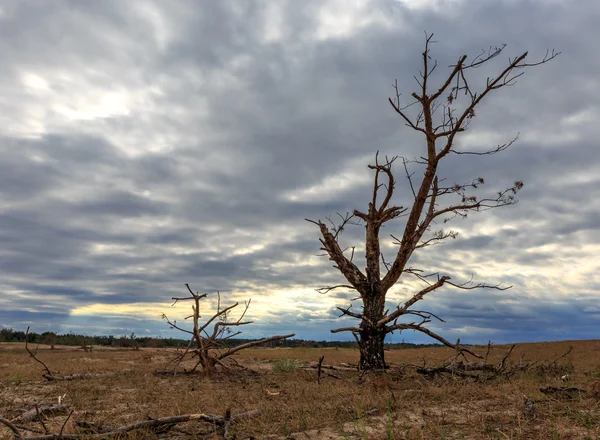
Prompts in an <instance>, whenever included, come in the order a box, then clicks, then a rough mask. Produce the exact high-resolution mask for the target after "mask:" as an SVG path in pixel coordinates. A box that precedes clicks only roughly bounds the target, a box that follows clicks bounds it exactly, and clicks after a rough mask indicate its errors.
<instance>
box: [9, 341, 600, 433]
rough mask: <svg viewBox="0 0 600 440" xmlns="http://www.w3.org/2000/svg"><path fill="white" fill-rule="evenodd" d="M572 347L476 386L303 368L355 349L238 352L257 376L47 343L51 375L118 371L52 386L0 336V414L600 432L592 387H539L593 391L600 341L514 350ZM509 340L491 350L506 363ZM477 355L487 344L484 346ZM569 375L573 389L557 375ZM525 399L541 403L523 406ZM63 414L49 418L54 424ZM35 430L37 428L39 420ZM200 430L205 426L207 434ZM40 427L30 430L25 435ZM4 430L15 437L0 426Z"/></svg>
mask: <svg viewBox="0 0 600 440" xmlns="http://www.w3.org/2000/svg"><path fill="white" fill-rule="evenodd" d="M569 346H573V347H574V348H573V351H572V353H571V354H570V355H569V356H568V357H567V358H565V359H562V360H561V361H560V366H561V370H560V371H558V372H551V373H549V374H537V373H536V372H535V371H529V372H526V373H519V374H517V375H515V376H513V377H512V378H510V379H508V380H503V379H501V380H493V381H488V382H483V383H477V382H474V381H471V380H465V379H458V378H452V377H446V378H435V379H427V378H425V377H423V376H421V375H419V374H417V373H416V372H415V370H414V368H393V369H392V370H391V371H390V373H389V374H386V375H383V376H377V375H367V376H366V377H365V378H363V379H364V380H363V381H362V382H361V383H359V380H358V378H359V375H358V373H356V372H353V371H342V372H340V371H335V374H337V375H340V376H342V379H336V378H332V377H324V378H322V380H321V383H320V384H319V383H317V380H316V371H315V370H307V369H302V368H300V367H301V366H303V365H307V364H308V363H310V362H314V361H316V360H317V359H318V358H319V356H321V355H324V356H325V363H326V364H331V365H339V364H340V363H350V364H355V363H357V361H358V352H357V351H356V350H352V349H303V348H296V349H250V350H246V351H243V352H241V353H239V354H238V355H235V359H236V360H237V361H238V362H240V363H241V364H243V365H245V366H247V367H249V368H250V369H252V370H253V371H255V372H256V373H253V374H251V373H248V372H246V373H241V374H239V375H237V376H226V375H222V374H219V375H216V376H213V377H211V378H207V377H202V376H199V375H194V376H186V375H179V376H177V377H158V376H155V375H154V374H153V372H154V371H155V370H156V369H160V368H163V367H164V366H165V364H166V363H167V362H168V361H169V360H170V359H171V358H172V357H173V353H172V352H170V351H168V350H161V349H141V350H139V351H132V350H128V351H123V350H116V349H106V350H101V349H96V350H95V351H93V352H91V353H86V352H83V351H81V350H76V349H74V348H73V347H58V349H57V350H52V351H51V350H50V349H49V347H46V346H40V347H39V350H38V356H39V357H40V358H41V359H42V360H43V361H44V362H46V363H47V364H48V366H49V367H50V369H51V370H52V371H53V373H55V374H61V375H67V374H72V373H115V374H114V375H109V376H105V377H100V378H93V379H87V380H77V381H69V382H48V381H46V380H45V379H43V378H42V376H41V373H42V367H41V365H40V364H38V363H36V362H35V361H34V360H33V359H31V358H30V357H29V356H28V354H27V352H26V351H25V349H24V345H23V344H7V343H3V344H2V343H0V384H1V385H0V386H1V388H0V417H4V418H7V419H12V418H14V417H16V416H18V415H19V414H21V413H22V412H23V410H26V409H30V408H32V407H33V406H34V405H35V404H42V403H56V402H57V398H58V396H63V395H65V396H66V397H65V398H64V402H65V403H67V404H69V405H70V406H71V408H72V409H74V413H73V415H72V417H71V419H70V420H69V422H68V423H67V424H66V426H65V430H64V432H65V433H75V432H77V427H76V426H75V425H74V421H88V422H94V423H100V424H104V425H125V424H130V423H133V422H137V421H142V420H146V419H148V418H158V417H166V416H173V415H179V414H188V413H207V414H216V415H223V414H224V413H225V412H226V410H227V408H231V410H232V412H233V414H236V413H240V412H244V411H248V410H251V409H257V408H258V409H261V410H262V411H263V414H262V415H261V416H260V417H257V418H253V419H248V420H244V421H241V422H240V423H239V424H237V425H236V426H235V431H236V434H237V436H236V438H238V439H249V438H254V439H281V440H284V439H287V440H291V439H298V440H300V439H307V440H308V439H313V440H325V439H338V440H341V439H398V440H399V439H406V440H408V439H411V440H412V439H427V440H430V439H440V440H441V439H448V440H449V439H544V440H546V439H551V440H555V439H556V440H558V439H594V440H595V439H600V408H599V405H600V400H599V398H598V395H596V396H593V395H591V394H590V393H587V394H582V395H578V396H575V398H572V399H570V400H564V399H560V398H553V397H551V396H548V395H546V394H543V393H541V392H540V390H539V389H540V388H541V387H546V386H569V387H578V388H582V389H586V388H588V387H590V386H592V385H593V384H594V383H595V382H597V381H598V380H600V341H574V342H555V343H539V344H519V345H518V346H517V348H516V349H515V350H514V352H513V355H512V357H511V359H512V361H513V362H518V360H519V355H520V353H521V352H524V353H525V361H534V360H552V359H555V358H557V357H559V356H560V355H561V354H562V353H564V352H565V351H566V350H567V349H568V347H569ZM507 349H508V347H507V346H498V347H495V348H494V349H493V350H492V354H491V355H490V360H491V361H494V360H499V359H501V358H502V356H503V355H504V354H505V353H506V350H507ZM480 351H485V350H483V349H480ZM452 354H453V352H452V350H450V349H447V348H441V347H440V348H424V349H407V350H396V351H389V352H387V361H388V362H389V363H391V364H392V366H394V367H401V366H403V365H407V364H411V365H422V364H423V362H424V360H425V361H426V362H427V363H428V364H432V365H433V364H439V363H440V362H442V361H444V360H446V359H448V358H449V357H450V356H451V355H452ZM566 371H570V372H569V381H568V383H567V385H565V383H563V382H561V380H560V373H561V372H566ZM525 399H530V400H532V401H533V402H534V410H533V411H532V412H527V413H526V412H525V411H524V409H525ZM65 419H66V415H59V416H56V417H52V418H50V419H48V420H47V421H46V425H47V426H48V428H49V429H50V431H52V432H58V431H59V430H60V428H61V426H62V424H63V423H64V421H65ZM28 426H30V427H34V428H40V427H41V425H40V424H39V422H31V423H29V424H28ZM178 428H181V429H182V430H185V431H187V432H188V433H189V434H191V435H188V434H185V433H183V432H178V431H175V430H171V431H170V432H169V433H168V434H164V435H162V438H182V439H184V438H187V439H189V438H218V437H217V434H216V432H215V430H214V428H211V427H210V426H209V425H206V424H201V423H198V422H189V423H186V424H180V425H178ZM203 432H204V433H203ZM24 434H26V435H34V434H33V433H25V432H24ZM160 436H161V435H160V434H156V433H150V432H139V431H137V432H132V433H129V434H128V435H127V436H126V437H120V438H130V439H142V438H160ZM0 438H7V439H8V438H12V434H11V432H10V431H9V430H8V429H7V428H5V427H4V426H0Z"/></svg>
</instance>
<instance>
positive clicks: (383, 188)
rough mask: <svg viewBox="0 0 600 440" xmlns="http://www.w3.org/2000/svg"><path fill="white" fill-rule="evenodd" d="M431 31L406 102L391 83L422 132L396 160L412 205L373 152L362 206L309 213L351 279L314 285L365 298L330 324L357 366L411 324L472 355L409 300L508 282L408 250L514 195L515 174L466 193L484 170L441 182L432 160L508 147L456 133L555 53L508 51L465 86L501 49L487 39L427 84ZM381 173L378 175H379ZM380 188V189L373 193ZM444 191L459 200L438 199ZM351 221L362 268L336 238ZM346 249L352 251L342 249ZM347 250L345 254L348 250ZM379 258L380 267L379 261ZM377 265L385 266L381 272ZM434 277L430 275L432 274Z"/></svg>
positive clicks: (372, 359)
mask: <svg viewBox="0 0 600 440" xmlns="http://www.w3.org/2000/svg"><path fill="white" fill-rule="evenodd" d="M432 37H433V35H428V36H426V41H425V51H424V52H423V56H422V59H423V65H422V70H421V72H420V77H415V79H416V81H417V83H418V86H419V88H418V90H417V92H415V93H412V94H411V100H410V101H408V102H407V103H403V102H402V101H401V99H400V98H401V94H400V91H399V90H398V83H397V81H396V83H395V84H394V85H393V87H394V89H395V96H394V97H393V98H390V99H389V102H390V104H391V105H392V108H393V109H394V111H395V112H396V113H397V114H398V115H399V116H400V118H401V120H402V121H404V122H405V124H406V125H407V126H408V127H410V128H411V129H413V130H415V131H417V132H418V133H421V134H422V135H423V137H424V140H425V148H424V150H425V152H424V156H422V157H421V158H420V159H416V160H414V161H408V160H406V159H405V158H402V164H403V166H404V171H405V174H406V178H407V180H408V186H409V187H410V191H411V196H412V198H413V201H412V207H410V208H404V207H402V206H395V205H393V204H392V203H391V202H392V196H393V194H394V189H395V184H396V181H395V179H394V174H393V173H392V164H393V163H394V162H395V161H396V160H397V157H392V158H387V157H386V158H385V160H384V161H380V160H379V157H378V155H377V156H376V158H375V164H374V165H369V169H371V170H373V171H374V172H375V176H374V183H373V195H372V200H371V201H370V203H369V206H368V209H367V211H366V212H362V211H358V210H354V211H353V213H352V214H349V213H348V214H346V215H345V216H341V223H339V224H336V223H334V222H332V221H331V219H329V222H330V225H329V226H328V224H326V223H324V222H322V221H320V220H318V221H313V220H309V219H307V220H308V221H310V222H312V223H315V224H316V225H317V226H318V227H319V229H320V233H321V236H322V237H321V238H320V242H321V244H322V248H321V249H322V250H324V251H325V252H326V255H328V256H329V259H330V260H332V261H333V262H334V263H335V266H334V267H336V268H337V269H338V270H339V271H340V272H341V273H342V274H343V275H344V277H345V278H346V280H347V281H348V283H349V284H339V285H335V286H329V287H324V288H321V289H317V291H319V292H320V293H327V292H329V291H331V290H333V289H337V288H344V289H352V290H355V291H357V292H358V295H357V296H359V297H360V300H362V303H363V309H362V312H360V313H358V312H353V311H351V310H350V307H348V308H341V307H338V310H339V311H340V312H341V313H342V316H343V315H347V316H350V317H352V318H356V319H359V320H360V324H359V326H357V327H345V328H339V329H336V330H332V332H333V333H338V332H346V331H347V332H351V333H352V334H353V335H354V337H355V338H356V340H357V343H358V345H359V347H360V365H359V367H360V368H361V369H363V370H373V369H383V368H385V361H384V350H383V344H384V339H385V336H386V335H387V334H388V333H391V332H393V331H395V330H416V331H419V332H422V333H425V334H427V335H429V336H430V337H432V338H434V339H436V340H438V341H440V342H441V343H443V344H444V345H447V346H448V347H452V348H455V349H459V350H460V351H461V352H463V351H464V352H466V353H470V354H471V355H473V356H477V355H476V354H475V353H473V352H472V351H470V350H469V349H468V348H466V347H464V346H460V345H459V344H452V343H450V342H449V341H447V340H446V339H444V338H443V337H442V336H440V335H438V334H436V333H434V332H432V331H431V330H429V329H428V328H426V327H425V326H424V325H425V324H427V323H429V322H431V320H432V319H439V320H440V321H441V319H440V318H438V317H437V316H436V315H434V314H433V313H430V312H427V311H422V310H414V309H412V307H413V306H414V305H415V304H416V303H417V302H418V301H420V300H422V299H423V297H424V296H425V295H427V294H428V293H431V292H433V291H435V290H436V289H439V288H440V287H442V286H443V285H446V284H448V285H451V286H453V287H456V288H459V289H475V288H483V287H487V288H494V289H499V290H504V289H506V288H508V287H500V285H487V284H485V283H474V282H466V283H453V282H451V281H450V279H451V278H450V277H449V276H447V275H444V276H440V275H439V274H438V273H430V274H427V273H425V272H423V270H420V269H416V268H412V267H410V266H409V265H408V263H409V261H410V259H411V256H412V255H413V253H414V252H415V251H416V250H417V249H421V248H425V247H428V246H432V245H435V244H439V243H441V242H443V241H444V240H445V239H447V238H455V237H456V235H457V233H456V232H454V231H451V230H450V231H446V230H444V229H434V225H436V223H437V221H439V220H441V219H444V217H446V218H445V219H444V220H443V221H444V223H445V222H447V221H448V220H450V219H452V218H453V217H457V216H458V217H466V216H467V214H468V213H469V212H472V211H484V210H488V209H492V208H499V207H502V206H507V205H512V204H514V203H516V202H517V200H516V198H515V195H516V194H517V192H518V191H519V190H520V189H521V188H522V187H523V183H522V182H521V181H517V182H515V183H514V184H513V185H511V186H510V187H508V188H506V189H503V190H501V191H499V192H497V193H496V195H495V196H493V197H483V198H481V197H477V196H475V195H473V194H472V193H471V191H472V190H474V189H477V188H478V187H479V186H481V185H483V184H484V179H483V178H482V177H476V178H474V179H473V180H471V181H468V182H465V183H459V184H453V185H450V186H444V185H443V180H444V179H439V178H438V166H439V164H440V162H441V161H443V160H444V159H445V158H446V157H448V156H449V155H451V154H458V155H493V154H495V153H499V152H501V151H503V150H506V149H507V148H508V147H510V146H511V145H512V144H513V143H514V142H515V141H516V138H514V139H512V140H511V141H509V142H507V143H505V144H503V145H499V146H496V147H494V148H491V149H489V150H486V151H465V150H461V149H459V148H457V146H456V137H457V136H458V135H459V134H460V133H462V132H464V131H465V130H466V129H467V128H468V126H469V124H470V123H471V122H472V120H473V119H474V118H475V109H476V107H477V106H478V105H479V104H480V103H481V102H482V100H483V99H485V98H486V97H488V96H489V95H490V94H491V93H492V92H495V91H497V90H499V89H502V88H503V87H507V86H511V85H513V84H515V81H516V80H517V79H518V78H519V77H520V76H521V75H523V73H524V72H523V71H522V70H523V69H525V68H528V67H533V66H537V65H540V64H545V63H547V62H549V61H550V60H552V59H554V58H555V57H556V56H558V53H556V52H554V51H552V52H547V53H546V55H545V56H544V57H543V58H542V59H541V60H539V61H536V62H531V63H530V62H527V61H526V59H527V55H528V54H527V52H524V53H522V54H521V55H519V56H517V57H515V58H512V59H509V61H508V65H507V66H505V67H504V68H503V69H502V70H501V71H500V73H498V74H497V75H496V76H494V77H488V78H487V82H486V85H485V87H483V88H482V90H479V91H477V90H475V89H474V88H473V87H472V86H471V84H472V83H471V82H470V80H469V78H468V77H469V75H470V73H471V71H473V70H474V69H476V68H478V67H480V66H482V65H483V64H486V63H488V62H490V61H492V60H493V59H495V58H497V57H498V56H499V55H500V54H501V53H502V52H503V50H504V48H505V46H502V47H495V48H492V47H490V48H489V49H487V50H484V51H482V52H481V53H480V54H478V55H477V56H476V57H475V58H473V60H472V61H470V62H468V61H467V56H466V55H463V56H461V57H460V58H459V59H458V62H457V63H456V64H455V65H453V66H450V67H451V69H452V70H451V72H450V74H449V75H448V76H447V77H445V79H444V80H443V81H442V82H441V84H439V85H438V86H435V87H434V86H433V85H432V84H431V82H432V80H433V78H432V73H433V72H434V71H435V69H436V67H437V62H435V61H433V62H432V61H431V57H430V55H429V52H430V47H431V44H432V43H434V41H432ZM409 164H415V165H416V166H420V167H422V169H423V177H422V180H421V181H420V183H419V182H418V181H417V179H415V178H414V172H413V173H410V172H409ZM411 166H412V165H411ZM382 181H383V182H382ZM380 193H382V197H381V198H379V196H380ZM449 196H454V197H455V198H456V199H457V200H455V201H454V202H448V203H444V204H442V200H446V199H447V198H448V197H449ZM399 217H406V224H405V226H404V233H403V235H402V237H401V238H396V237H395V236H394V235H392V238H393V239H394V240H396V242H395V244H396V245H398V251H397V253H396V256H395V258H394V259H393V261H391V262H386V260H385V259H384V256H383V254H382V253H381V249H380V241H379V240H380V236H379V234H380V231H381V228H382V226H383V225H384V224H385V223H387V222H389V221H391V220H394V219H397V218H399ZM349 224H364V226H365V229H366V238H365V249H366V255H365V257H366V267H365V270H364V273H363V272H362V271H361V270H360V269H359V268H358V266H357V265H356V264H355V263H354V261H353V257H354V249H355V248H354V247H351V248H343V247H341V246H340V244H339V242H338V240H339V237H340V234H341V232H342V231H343V230H344V228H345V227H346V226H347V225H349ZM348 249H350V251H347V250H348ZM348 253H349V254H350V255H347V254H348ZM382 264H383V271H382V267H381V265H382ZM382 272H383V273H382ZM404 274H406V275H411V276H414V277H416V278H417V279H419V280H420V281H422V282H424V283H425V284H426V287H424V288H423V289H422V290H420V291H418V292H416V293H415V294H414V295H413V296H412V297H411V298H410V299H409V300H408V301H406V302H405V303H404V304H403V305H398V307H397V308H396V309H395V310H393V311H389V310H385V299H386V294H387V292H388V291H389V289H390V288H391V287H392V286H393V285H394V284H396V282H397V281H398V280H399V278H400V277H401V276H402V275H404ZM432 277H437V279H436V278H434V280H431V278H432ZM407 316H411V317H416V318H418V319H419V320H420V321H416V322H408V323H405V322H400V319H401V318H403V317H407Z"/></svg>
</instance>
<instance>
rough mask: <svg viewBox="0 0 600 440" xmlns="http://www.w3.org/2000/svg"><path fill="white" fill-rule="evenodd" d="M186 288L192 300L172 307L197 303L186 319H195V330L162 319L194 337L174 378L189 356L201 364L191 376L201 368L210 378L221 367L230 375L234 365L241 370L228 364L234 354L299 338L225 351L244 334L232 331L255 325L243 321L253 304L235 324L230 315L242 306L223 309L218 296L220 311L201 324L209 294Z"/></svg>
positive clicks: (251, 343) (257, 343) (260, 342)
mask: <svg viewBox="0 0 600 440" xmlns="http://www.w3.org/2000/svg"><path fill="white" fill-rule="evenodd" d="M185 286H186V287H187V289H188V292H189V293H190V296H189V297H182V298H176V297H173V298H172V299H173V300H174V301H175V302H174V303H173V304H172V306H174V305H175V304H177V303H178V302H179V301H193V302H194V304H193V305H192V310H193V313H192V314H191V315H189V316H187V317H186V318H185V319H190V318H191V319H192V320H193V326H192V329H191V330H188V329H185V328H182V327H180V326H179V325H178V324H177V321H171V320H170V319H169V318H168V317H167V315H165V314H163V316H162V317H163V319H164V320H166V321H167V323H168V324H169V325H170V326H171V328H174V329H177V330H179V331H182V332H184V333H187V334H189V335H191V337H190V342H189V344H188V346H187V348H186V349H185V350H184V351H183V353H181V354H179V355H178V356H177V358H176V359H175V369H174V371H173V374H177V370H178V368H179V364H180V363H181V361H183V360H184V359H185V358H186V356H188V355H191V356H192V357H195V356H197V357H198V361H197V362H196V364H195V366H194V367H193V368H192V369H191V370H190V371H189V372H194V371H196V369H197V368H198V367H201V368H202V371H203V372H205V373H207V374H210V373H212V372H213V371H214V370H215V367H216V366H217V365H219V366H221V367H222V368H223V369H224V370H226V371H230V368H231V366H232V365H236V366H238V365H237V364H236V363H235V362H229V363H225V362H224V361H225V359H226V358H228V357H229V356H231V355H232V354H234V353H237V352H238V351H240V350H244V349H246V348H250V347H255V346H257V345H264V344H267V343H269V342H272V341H279V340H282V339H287V338H291V337H293V336H295V334H294V333H292V334H289V335H282V336H271V337H269V338H264V339H261V340H258V341H251V342H247V343H245V344H241V345H238V346H236V347H231V348H228V349H225V348H224V344H223V342H224V341H225V340H227V339H231V338H234V337H235V336H238V335H240V334H241V333H242V332H241V331H236V332H233V331H231V328H232V327H239V326H242V325H248V324H252V322H253V321H243V319H244V316H245V315H246V312H247V311H248V308H249V307H250V301H248V302H246V303H245V308H244V311H243V312H242V314H241V316H240V317H239V318H238V319H236V320H232V319H231V316H230V312H231V311H232V310H233V309H234V308H236V307H237V306H238V305H239V303H237V302H236V303H235V304H232V305H230V306H228V307H225V308H221V295H220V294H219V292H217V298H218V300H217V311H216V313H215V314H214V315H212V317H210V318H209V319H208V320H207V321H206V322H205V323H204V324H202V323H201V322H200V318H201V316H200V300H201V299H203V298H206V296H207V295H208V294H206V293H203V294H199V293H194V292H193V291H192V289H191V288H190V286H189V284H187V283H186V285H185ZM213 323H214V325H213V326H212V329H209V326H210V325H211V324H213ZM194 345H195V348H194V349H192V346H194Z"/></svg>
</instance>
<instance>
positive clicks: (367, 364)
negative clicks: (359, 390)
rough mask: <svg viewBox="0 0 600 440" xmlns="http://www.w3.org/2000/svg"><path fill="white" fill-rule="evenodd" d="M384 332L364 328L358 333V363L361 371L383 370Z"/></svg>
mask: <svg viewBox="0 0 600 440" xmlns="http://www.w3.org/2000/svg"><path fill="white" fill-rule="evenodd" d="M384 339H385V332H382V331H377V330H376V329H373V328H365V329H364V330H362V331H361V332H360V344H359V347H360V363H359V368H360V370H361V371H367V370H383V369H384V368H385V360H384V357H383V356H384V355H383V341H384Z"/></svg>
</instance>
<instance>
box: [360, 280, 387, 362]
mask: <svg viewBox="0 0 600 440" xmlns="http://www.w3.org/2000/svg"><path fill="white" fill-rule="evenodd" d="M374 287H375V289H374V290H375V291H371V292H368V294H367V295H365V302H364V310H363V317H364V318H363V319H362V321H361V324H360V332H359V334H360V343H359V347H360V363H359V368H360V370H363V371H366V370H383V369H384V368H385V360H384V354H383V343H384V340H385V335H386V329H385V327H378V326H376V325H374V324H376V323H377V322H378V321H379V320H380V319H381V318H383V308H384V304H385V303H384V302H383V301H382V299H383V300H385V295H381V294H380V292H379V291H380V290H381V288H380V287H379V286H374Z"/></svg>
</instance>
